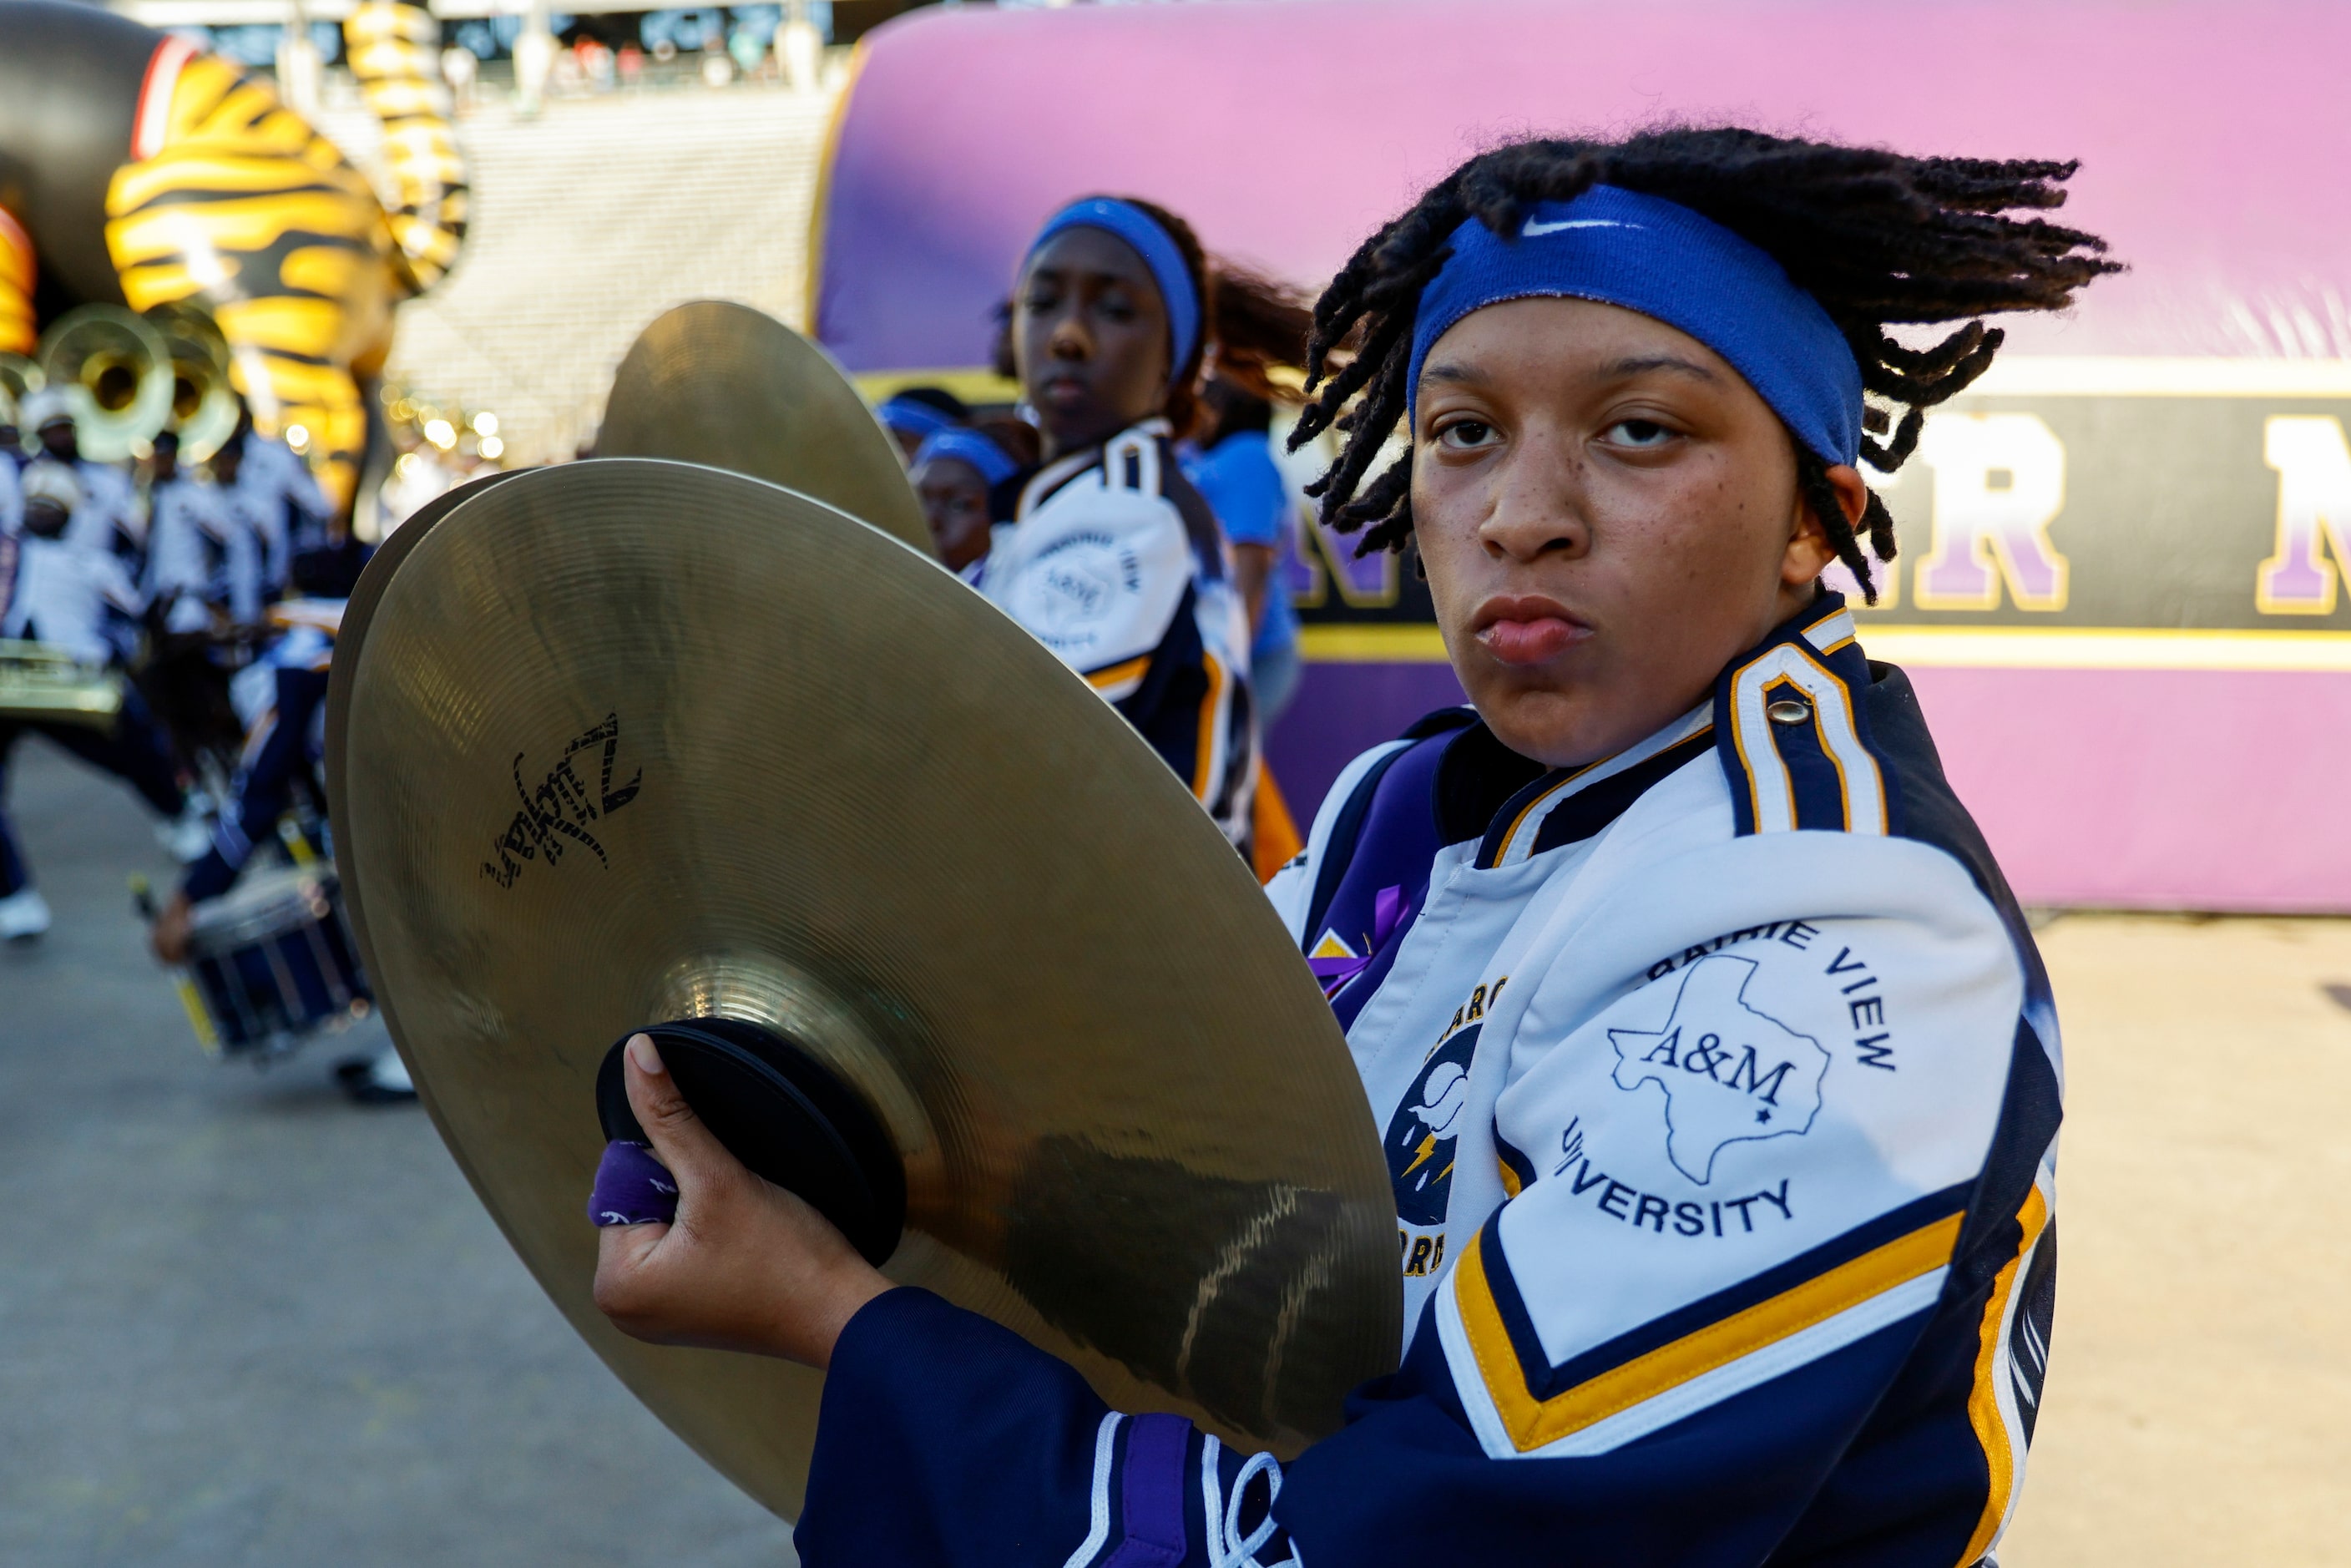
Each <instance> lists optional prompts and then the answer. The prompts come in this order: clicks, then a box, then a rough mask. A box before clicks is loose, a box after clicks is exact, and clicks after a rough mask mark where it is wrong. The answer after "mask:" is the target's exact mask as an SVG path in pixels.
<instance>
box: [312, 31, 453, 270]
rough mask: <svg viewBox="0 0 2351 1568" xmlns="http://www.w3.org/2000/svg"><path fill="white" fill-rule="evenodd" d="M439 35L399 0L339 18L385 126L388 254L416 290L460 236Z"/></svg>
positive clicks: (354, 66) (355, 71) (354, 64)
mask: <svg viewBox="0 0 2351 1568" xmlns="http://www.w3.org/2000/svg"><path fill="white" fill-rule="evenodd" d="M440 42H441V28H440V24H439V23H437V22H435V21H434V19H433V16H432V14H431V13H430V12H428V11H426V10H425V9H424V8H423V6H420V5H403V4H399V3H397V0H365V3H363V4H362V5H360V7H359V9H358V10H356V11H354V12H352V13H351V16H350V19H349V20H348V21H346V22H345V23H344V24H343V50H344V54H345V57H347V58H348V59H349V60H350V68H351V74H352V75H353V76H354V77H356V78H359V84H360V93H361V94H362V96H364V97H365V99H366V100H367V106H368V109H369V110H371V112H372V113H373V114H374V115H375V118H376V120H377V122H378V123H380V124H381V126H382V127H383V156H384V162H385V163H386V164H387V165H388V166H389V168H390V170H391V173H392V190H393V196H394V200H393V203H392V212H391V221H392V241H393V243H394V245H395V246H396V247H397V249H396V251H395V253H394V257H395V260H396V262H397V263H398V265H399V266H400V267H402V269H403V270H404V271H405V273H406V275H407V280H408V283H409V286H410V290H411V292H415V293H422V292H423V290H425V289H427V288H430V287H433V286H434V284H435V283H438V282H439V281H441V279H442V277H444V275H446V274H447V272H448V270H449V268H450V267H454V266H455V265H456V261H457V252H458V248H459V247H460V246H462V245H464V243H465V211H466V204H467V194H468V193H467V189H466V183H465V161H464V160H463V159H462V158H461V157H460V156H459V155H458V152H457V143H456V139H455V135H454V133H453V132H452V131H451V129H450V122H449V93H448V89H446V88H444V86H443V85H442V82H441V68H440V65H439V63H438V61H437V59H436V57H435V53H436V51H437V50H438V48H439V47H440Z"/></svg>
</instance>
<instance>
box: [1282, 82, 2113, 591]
mask: <svg viewBox="0 0 2351 1568" xmlns="http://www.w3.org/2000/svg"><path fill="white" fill-rule="evenodd" d="M2076 167H2078V165H2077V164H2075V163H2074V162H2052V161H2046V160H2024V159H2011V160H1991V159H1976V158H1910V157H1905V156H1903V155H1902V154H1900V153H1898V152H1886V151H1884V150H1882V149H1878V148H1871V147H1842V146H1836V145H1834V144H1831V143H1827V142H1820V141H1799V140H1795V139H1792V138H1788V137H1780V136H1768V135H1765V134H1763V133H1762V132H1761V131H1748V130H1742V129H1740V128H1738V127H1735V126H1719V127H1669V128H1665V129H1660V130H1656V131H1645V132H1643V133H1641V134H1638V135H1635V136H1632V137H1629V138H1627V139H1625V141H1575V140H1560V141H1540V140H1537V141H1517V142H1512V143H1510V144H1508V145H1505V146H1501V147H1497V148H1495V149H1493V150H1492V151H1490V152H1483V153H1480V154H1479V155H1478V156H1477V157H1475V158H1472V159H1470V160H1469V161H1468V162H1466V163H1464V164H1462V165H1461V166H1460V167H1459V168H1458V169H1456V170H1454V171H1453V172H1452V173H1450V174H1448V175H1447V176H1446V177H1445V178H1444V179H1443V180H1441V181H1439V182H1438V183H1437V184H1436V185H1434V186H1432V187H1430V189H1429V190H1428V192H1427V193H1426V194H1425V195H1423V196H1422V197H1421V199H1420V200H1419V201H1418V202H1416V203H1415V204H1413V206H1412V207H1411V208H1410V209H1409V210H1408V211H1406V212H1405V213H1404V214H1402V215H1400V216H1398V217H1396V218H1395V219H1393V220H1392V221H1390V222H1389V223H1387V224H1386V225H1384V226H1382V227H1381V229H1380V230H1379V232H1378V233H1376V234H1374V235H1372V237H1371V238H1369V239H1367V240H1365V241H1364V244H1363V245H1362V246H1360V247H1359V248H1358V249H1357V250H1356V252H1355V254H1354V255H1353V256H1351V257H1350V258H1349V259H1348V261H1347V264H1346V266H1345V267H1342V268H1341V269H1340V271H1339V275H1338V276H1337V277H1335V278H1333V279H1332V282H1331V286H1330V287H1329V288H1327V289H1325V290H1324V291H1323V294H1322V299H1321V300H1320V301H1318V302H1317V303H1316V305H1315V307H1314V335H1313V338H1312V340H1311V341H1310V342H1309V344H1308V345H1307V366H1306V373H1307V381H1306V389H1307V391H1308V392H1310V393H1313V392H1316V391H1317V389H1318V388H1319V389H1320V392H1319V395H1317V396H1315V398H1314V400H1313V401H1312V402H1311V403H1310V404H1309V405H1308V406H1307V408H1306V409H1305V411H1304V412H1303V413H1302V414H1301V417H1300V420H1299V423H1298V426H1297V429H1296V430H1295V432H1294V433H1293V434H1291V436H1290V445H1291V446H1292V448H1293V449H1294V448H1296V447H1297V446H1299V445H1301V444H1304V443H1305V442H1307V441H1309V440H1311V439H1312V438H1313V437H1314V436H1315V435H1317V434H1320V433H1321V432H1322V431H1323V430H1326V429H1330V428H1333V427H1335V428H1337V429H1339V430H1342V431H1343V432H1345V433H1346V435H1347V441H1346V444H1345V446H1344V448H1343V450H1342V451H1341V453H1340V455H1339V459H1338V461H1337V462H1336V463H1334V464H1333V465H1332V467H1331V470H1330V472H1329V473H1327V474H1325V475H1323V476H1322V477H1321V478H1320V479H1318V480H1316V481H1315V482H1314V484H1313V485H1311V486H1309V488H1308V493H1309V494H1311V495H1314V496H1318V497H1321V499H1322V518H1323V521H1324V522H1326V523H1327V524H1329V525H1330V526H1331V527H1332V528H1335V529H1337V530H1339V531H1340V532H1343V533H1351V532H1353V531H1354V530H1356V529H1358V528H1365V525H1369V527H1368V528H1367V529H1366V531H1365V532H1364V538H1363V541H1362V543H1361V544H1360V545H1359V546H1358V547H1357V552H1356V553H1358V554H1359V555H1360V554H1369V553H1370V552H1372V551H1374V550H1379V549H1403V548H1404V546H1405V542H1406V540H1407V539H1408V538H1410V537H1411V534H1412V526H1413V525H1412V455H1411V452H1410V450H1409V448H1407V449H1406V451H1405V455H1404V457H1403V458H1402V459H1401V460H1400V461H1398V462H1397V463H1395V465H1392V466H1391V467H1389V469H1388V470H1387V471H1386V472H1385V473H1384V474H1382V475H1380V476H1378V477H1377V478H1375V479H1374V480H1373V481H1372V482H1371V483H1370V484H1369V485H1368V486H1364V475H1365V474H1366V473H1367V472H1368V471H1369V469H1370V467H1371V465H1372V461H1373V459H1374V457H1375V456H1376V455H1378V453H1379V450H1380V447H1381V445H1382V444H1383V443H1384V442H1385V441H1386V439H1387V437H1388V434H1389V433H1390V432H1392V431H1393V430H1395V425H1396V422H1397V421H1398V420H1399V419H1400V418H1402V417H1403V415H1404V413H1405V406H1406V394H1407V393H1408V392H1410V390H1411V389H1410V388H1408V387H1406V386H1405V375H1406V373H1407V370H1408V367H1409V365H1410V362H1411V358H1412V336H1413V320H1414V316H1415V314H1416V310H1417V308H1418V306H1419V302H1420V293H1421V289H1422V288H1423V287H1425V286H1426V284H1427V283H1428V281H1429V280H1430V279H1431V278H1433V277H1436V276H1437V272H1438V271H1439V269H1441V268H1442V267H1444V265H1445V263H1446V261H1447V258H1448V257H1449V256H1451V254H1452V252H1451V249H1450V247H1449V246H1447V243H1446V242H1447V240H1448V239H1449V238H1450V237H1451V235H1452V234H1453V232H1454V231H1455V230H1456V229H1458V227H1460V225H1462V224H1463V223H1464V222H1466V221H1468V219H1470V218H1476V219H1477V220H1479V222H1480V223H1483V224H1484V225H1486V226H1487V227H1488V228H1489V229H1490V230H1492V231H1493V232H1494V233H1495V234H1497V235H1510V234H1513V233H1515V232H1516V231H1517V229H1518V226H1519V224H1520V218H1521V216H1522V214H1523V212H1524V209H1525V208H1526V207H1527V206H1529V205H1531V204H1534V203H1538V202H1561V201H1568V200H1572V199H1573V198H1574V197H1575V196H1577V195H1580V194H1582V193H1583V192H1585V191H1587V190H1589V189H1591V188H1592V187H1593V185H1595V184H1602V183H1605V184H1610V185H1615V186H1619V187H1622V188H1623V189H1625V190H1631V191H1641V192H1645V193H1648V194H1650V195H1654V196H1661V197H1663V198H1665V199H1666V200H1667V201H1671V202H1677V203H1679V204H1682V205H1683V206H1686V207H1689V208H1692V209H1693V210H1695V211H1697V212H1698V213H1701V214H1705V215H1706V216H1707V217H1708V218H1711V219H1712V220H1713V221H1714V222H1716V223H1718V224H1720V225H1722V226H1723V227H1725V228H1727V229H1729V230H1730V231H1732V232H1733V233H1735V234H1737V235H1740V236H1742V237H1743V238H1745V239H1747V240H1748V241H1749V242H1750V243H1751V244H1753V245H1755V246H1758V247H1760V248H1761V249H1762V250H1764V251H1766V252H1768V253H1769V254H1770V255H1771V257H1772V258H1773V259H1774V260H1776V261H1778V262H1779V263H1780V265H1781V266H1782V267H1784V268H1786V269H1787V273H1788V276H1789V277H1790V279H1791V280H1792V281H1793V282H1794V283H1795V284H1796V286H1797V287H1800V288H1802V289H1803V290H1804V291H1805V292H1806V293H1808V294H1810V295H1811V296H1812V297H1813V298H1814V299H1817V300H1818V301H1820V303H1821V306H1822V308H1823V309H1825V310H1826V311H1827V312H1828V314H1829V318H1830V319H1831V320H1833V321H1834V322H1835V323H1836V326H1837V329H1839V330H1840V331H1841V332H1842V333H1844V340H1845V342H1846V343H1847V344H1848V345H1849V346H1850V347H1851V348H1852V350H1853V353H1854V358H1855V360H1857V361H1860V364H1861V379H1862V388H1863V391H1864V392H1865V393H1867V394H1868V395H1870V396H1871V397H1874V398H1876V400H1878V401H1879V402H1881V403H1888V404H1894V405H1898V406H1899V407H1900V408H1901V410H1902V413H1901V417H1900V420H1899V421H1898V423H1897V422H1896V421H1895V420H1894V419H1892V418H1891V417H1890V416H1889V414H1888V413H1887V412H1886V409H1885V408H1882V407H1872V408H1870V409H1869V410H1868V412H1867V413H1866V415H1865V424H1866V427H1867V429H1868V430H1869V431H1870V432H1871V433H1872V434H1876V435H1880V436H1885V435H1886V434H1887V432H1888V431H1889V430H1890V431H1891V432H1892V434H1891V436H1890V438H1889V439H1886V440H1885V441H1883V442H1879V441H1875V440H1869V439H1866V438H1865V439H1864V441H1863V442H1862V455H1863V457H1864V458H1865V460H1866V461H1867V462H1868V463H1869V464H1870V465H1871V466H1873V467H1875V468H1876V469H1878V470H1879V471H1880V472H1882V473H1891V472H1893V471H1894V470H1895V469H1896V468H1897V467H1899V466H1900V465H1902V463H1903V461H1904V460H1905V459H1906V458H1907V457H1908V456H1909V455H1910V453H1911V450H1912V448H1914V447H1915V446H1916V445H1917V442H1918V432H1919V428H1920V426H1921V425H1922V424H1923V423H1925V420H1926V411H1927V410H1928V409H1929V408H1931V407H1933V406H1934V405H1935V404H1937V403H1939V402H1943V401H1944V400H1945V399H1947V398H1949V397H1951V396H1953V395H1954V394H1956V393H1957V392H1959V391H1960V390H1961V389H1963V388H1965V387H1966V386H1967V385H1968V383H1969V382H1972V381H1974V380H1975V379H1976V377H1978V376H1980V375H1981V374H1982V373H1983V371H1984V370H1985V368H1986V367H1987V366H1989V365H1990V364H1991V357H1992V353H1993V350H1997V349H1998V348H1999V347H2000V344H2001V337H2002V334H2001V331H2000V329H1998V328H1988V327H1986V326H1985V325H1984V324H1983V322H1982V321H1981V320H1980V319H1979V318H1980V317H1982V316H1984V315H1986V314H1989V313H1991V312H1994V311H2001V310H2062V309H2064V308H2066V307H2067V306H2069V305H2071V304H2072V303H2073V298H2074V290H2075V289H2077V288H2080V287H2082V286H2083V285H2085V284H2086V283H2088V282H2089V281H2091V280H2092V279H2093V278H2095V277H2100V276H2101V275H2103V274H2105V273H2110V272H2119V271H2121V270H2122V268H2121V267H2120V265H2119V264H2118V263H2116V262H2113V261H2109V260H2107V259H2106V258H2105V248H2106V247H2105V241H2104V240H2101V239H2099V238H2098V237H2097V236H2096V235H2090V234H2085V233H2083V232H2082V231H2080V230H2078V229H2070V228H2064V227H2061V226H2059V225H2055V224H2053V223H2050V222H2048V221H2046V220H2045V219H2043V218H2039V217H2011V216H2007V215H2005V214H2009V213H2011V212H2012V211H2019V210H2022V211H2028V212H2032V211H2046V210H2049V209H2052V208H2054V207H2058V206H2062V205H2063V204H2064V201H2065V192H2064V188H2063V185H2064V182H2065V181H2066V180H2069V179H2071V178H2072V177H2073V175H2074V170H2075V168H2076ZM1953 321H1962V322H1965V323H1966V324H1965V325H1964V326H1961V327H1960V328H1959V329H1958V330H1956V331H1953V332H1951V333H1950V334H1949V335H1948V336H1947V337H1945V338H1944V339H1943V340H1941V341H1940V342H1938V343H1936V344H1935V345H1933V346H1932V347H1930V348H1926V349H1909V348H1906V347H1904V346H1903V345H1902V344H1901V343H1899V342H1897V341H1896V340H1894V339H1893V338H1892V337H1890V336H1888V335H1887V332H1886V329H1887V328H1888V327H1890V326H1900V325H1920V324H1932V323H1943V322H1953ZM1349 347H1353V349H1354V350H1355V351H1354V353H1353V356H1352V358H1349V359H1347V360H1346V362H1345V363H1344V364H1339V363H1337V362H1336V356H1337V355H1339V354H1340V353H1341V351H1342V350H1344V349H1345V348H1349ZM1358 398H1360V401H1357V400H1358ZM1351 403H1352V404H1353V406H1352V407H1351V406H1350V404H1351ZM1796 479H1797V486H1798V489H1799V490H1800V492H1801V493H1802V497H1803V498H1804V500H1805V502H1806V503H1807V504H1808V505H1809V506H1810V507H1812V509H1813V512H1814V513H1815V514H1816V515H1817V516H1818V517H1819V518H1820V522H1821V526H1822V527H1823V529H1825V530H1826V532H1827V535H1828V539H1829V543H1830V545H1831V546H1832V547H1833V548H1834V549H1835V551H1836V556H1837V559H1838V560H1840V561H1842V562H1843V563H1844V566H1845V567H1846V568H1847V569H1848V570H1851V571H1852V573H1853V574H1854V576H1855V579H1856V580H1858V581H1859V582H1860V583H1861V587H1862V591H1863V593H1864V595H1865V597H1866V598H1867V599H1868V600H1869V601H1870V602H1871V603H1876V600H1877V591H1876V585H1875V583H1874V582H1873V581H1872V580H1871V576H1870V570H1869V560H1868V557H1867V556H1866V555H1865V553H1864V552H1863V550H1862V548H1861V546H1862V539H1863V538H1866V539H1867V541H1868V543H1869V547H1870V549H1871V550H1873V551H1874V552H1875V553H1876V556H1877V557H1878V559H1881V560H1890V559H1893V557H1894V548H1895V547H1894V519H1893V517H1892V516H1891V515H1890V514H1889V513H1888V512H1887V511H1886V503H1885V502H1884V501H1882V500H1880V499H1879V498H1878V497H1877V496H1876V494H1875V493H1874V492H1873V493H1872V494H1871V495H1870V497H1869V501H1868V506H1867V508H1866V509H1865V512H1864V513H1863V515H1862V518H1861V524H1860V528H1859V530H1858V533H1859V536H1860V537H1858V538H1857V537H1856V530H1855V528H1854V527H1853V526H1852V525H1850V524H1848V523H1847V522H1846V521H1845V517H1844V510H1843V508H1842V507H1839V506H1838V505H1837V501H1836V493H1835V491H1834V488H1832V487H1831V486H1830V484H1829V482H1828V465H1827V464H1826V463H1825V462H1824V461H1823V460H1822V459H1821V458H1820V457H1819V456H1818V455H1815V454H1814V453H1813V452H1811V451H1810V450H1809V449H1807V448H1806V447H1805V446H1804V445H1803V444H1802V443H1801V442H1799V443H1797V444H1796ZM1359 486H1361V488H1359Z"/></svg>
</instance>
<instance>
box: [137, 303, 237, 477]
mask: <svg viewBox="0 0 2351 1568" xmlns="http://www.w3.org/2000/svg"><path fill="white" fill-rule="evenodd" d="M147 320H148V322H149V324H150V325H152V327H154V329H155V330H156V331H157V332H158V333H160V334H161V335H162V339H163V346H164V350H165V352H166V354H167V356H168V359H169V362H170V364H171V368H172V414H171V420H170V422H169V424H168V426H167V428H169V429H171V430H172V431H174V432H176V433H177V434H178V435H179V437H180V460H181V461H182V462H183V463H201V462H203V461H204V459H205V458H207V457H210V456H211V455H213V454H214V453H215V452H218V451H219V450H220V449H221V447H222V446H223V445H225V444H226V443H227V441H228V438H229V437H230V436H231V435H232V434H235V431H236V421H237V402H236V389H235V386H234V385H232V384H231V382H230V381H229V370H228V366H229V355H228V340H227V339H226V338H225V337H224V336H223V335H222V334H221V329H220V328H219V327H218V325H216V324H215V323H214V320H213V319H212V315H211V313H210V312H208V311H206V310H204V309H203V308H200V307H198V306H195V305H192V304H189V303H186V302H184V301H182V302H177V303H173V304H170V305H158V306H157V307H155V308H153V309H152V310H150V311H148V312H147Z"/></svg>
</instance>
